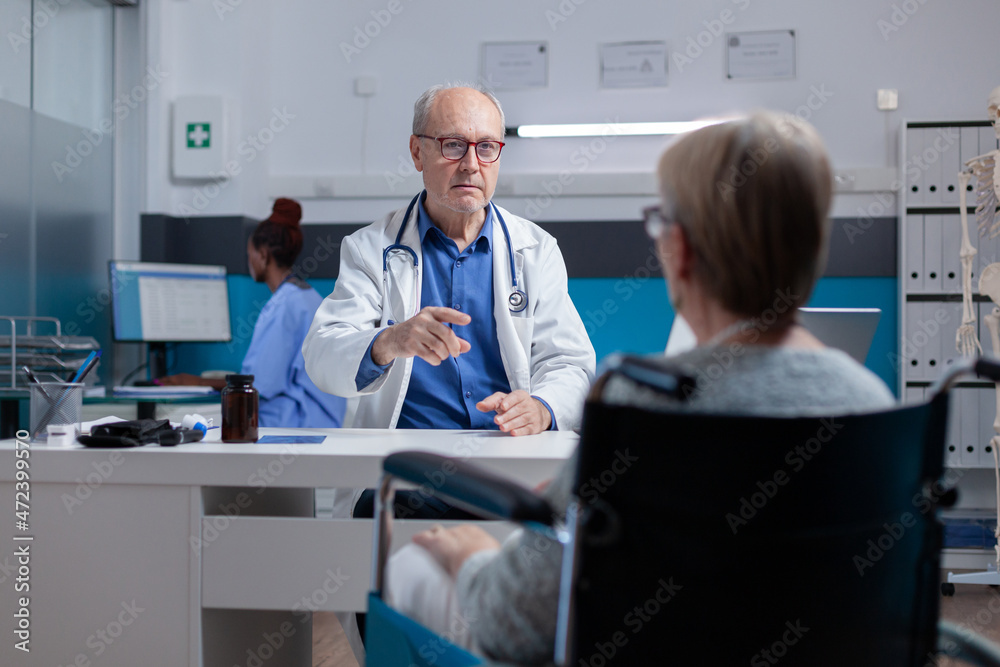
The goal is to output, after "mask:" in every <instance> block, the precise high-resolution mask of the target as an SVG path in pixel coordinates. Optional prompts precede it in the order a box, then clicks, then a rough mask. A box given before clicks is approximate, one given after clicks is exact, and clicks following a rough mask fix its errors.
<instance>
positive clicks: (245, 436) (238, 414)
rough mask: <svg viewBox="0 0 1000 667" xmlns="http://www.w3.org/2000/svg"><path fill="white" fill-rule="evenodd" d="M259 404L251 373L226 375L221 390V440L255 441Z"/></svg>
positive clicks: (258, 396)
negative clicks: (224, 384)
mask: <svg viewBox="0 0 1000 667" xmlns="http://www.w3.org/2000/svg"><path fill="white" fill-rule="evenodd" d="M259 406H260V394H258V393H257V390H256V389H255V388H254V386H253V376H252V375H227V376H226V386H225V388H223V390H222V442H257V413H258V408H259Z"/></svg>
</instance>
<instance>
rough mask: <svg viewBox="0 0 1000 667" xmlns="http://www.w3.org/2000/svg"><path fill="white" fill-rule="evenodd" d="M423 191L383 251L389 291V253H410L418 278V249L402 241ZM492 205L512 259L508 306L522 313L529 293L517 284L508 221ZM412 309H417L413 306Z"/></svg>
mask: <svg viewBox="0 0 1000 667" xmlns="http://www.w3.org/2000/svg"><path fill="white" fill-rule="evenodd" d="M422 194H423V193H422V192H421V193H420V194H419V195H417V196H416V197H414V198H413V201H411V202H410V205H409V206H407V207H406V214H405V215H403V222H402V223H400V225H399V231H398V232H397V233H396V242H395V243H393V244H392V245H390V246H387V247H386V249H385V250H383V251H382V282H383V284H384V285H385V289H386V291H387V292H388V289H389V255H390V254H391V253H393V252H402V253H405V254H407V255H409V256H410V257H411V258H412V259H413V276H414V280H416V278H417V276H418V275H419V273H418V271H417V264H418V263H419V261H420V260H419V259H418V258H417V253H416V251H414V250H413V248H411V247H410V246H408V245H405V244H403V243H402V240H403V230H405V229H406V221H407V220H409V219H410V215H411V214H412V213H413V207H414V206H416V205H417V201H419V200H420V196H421V195H422ZM490 206H492V207H493V214H494V215H496V216H497V220H499V221H500V228H501V229H503V235H504V238H505V239H507V254H508V256H509V259H510V280H511V287H510V296H508V297H507V307H508V308H510V312H512V313H520V312H521V311H522V310H524V309H525V308H527V307H528V295H527V294H525V293H524V292H522V291H521V290H520V289H519V288H518V286H517V271H516V270H515V268H514V247H513V245H511V242H510V232H509V231H507V223H506V222H504V219H503V216H502V215H500V211H499V209H497V207H496V206H494V204H493V202H490ZM413 294H414V299H415V298H416V290H414V291H413ZM412 310H416V309H415V308H412Z"/></svg>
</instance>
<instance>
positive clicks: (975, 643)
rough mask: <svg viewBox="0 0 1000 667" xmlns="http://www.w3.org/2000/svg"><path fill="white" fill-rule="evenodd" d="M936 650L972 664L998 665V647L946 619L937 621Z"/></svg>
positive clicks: (999, 651) (999, 650)
mask: <svg viewBox="0 0 1000 667" xmlns="http://www.w3.org/2000/svg"><path fill="white" fill-rule="evenodd" d="M937 650H938V652H939V653H944V654H946V655H948V656H949V657H952V658H958V659H959V660H964V661H966V662H968V663H970V664H973V665H980V666H981V667H998V666H1000V647H998V646H997V645H996V644H993V643H992V642H990V641H988V640H986V639H984V638H983V637H981V636H979V635H977V634H976V633H975V632H973V631H971V630H969V629H968V628H963V627H961V626H958V625H955V624H954V623H949V622H948V621H939V622H938V643H937Z"/></svg>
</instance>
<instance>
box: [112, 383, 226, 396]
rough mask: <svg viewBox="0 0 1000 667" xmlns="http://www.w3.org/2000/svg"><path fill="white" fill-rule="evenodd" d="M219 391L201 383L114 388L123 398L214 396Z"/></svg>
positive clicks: (115, 392)
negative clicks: (200, 384)
mask: <svg viewBox="0 0 1000 667" xmlns="http://www.w3.org/2000/svg"><path fill="white" fill-rule="evenodd" d="M218 393H219V392H217V391H216V390H215V389H213V388H212V387H202V386H199V385H169V386H164V387H115V388H114V396H118V397H123V398H177V397H182V396H212V395H213V394H218Z"/></svg>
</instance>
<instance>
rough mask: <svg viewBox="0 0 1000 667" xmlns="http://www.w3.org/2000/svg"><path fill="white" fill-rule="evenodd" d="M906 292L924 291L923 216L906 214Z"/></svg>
mask: <svg viewBox="0 0 1000 667" xmlns="http://www.w3.org/2000/svg"><path fill="white" fill-rule="evenodd" d="M906 266H907V269H906V276H905V277H904V280H905V281H906V290H905V291H906V292H908V293H914V292H923V291H924V216H922V215H907V216H906Z"/></svg>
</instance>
